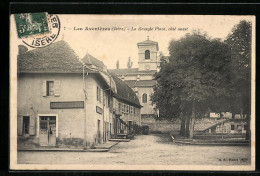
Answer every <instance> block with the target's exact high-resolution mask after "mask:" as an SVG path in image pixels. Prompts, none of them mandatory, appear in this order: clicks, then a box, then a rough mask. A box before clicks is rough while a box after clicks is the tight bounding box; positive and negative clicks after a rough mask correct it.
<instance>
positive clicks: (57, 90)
mask: <svg viewBox="0 0 260 176" xmlns="http://www.w3.org/2000/svg"><path fill="white" fill-rule="evenodd" d="M54 96H55V97H59V96H60V81H58V80H55V81H54Z"/></svg>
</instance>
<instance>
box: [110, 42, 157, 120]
mask: <svg viewBox="0 0 260 176" xmlns="http://www.w3.org/2000/svg"><path fill="white" fill-rule="evenodd" d="M137 47H138V68H128V69H111V70H109V71H110V72H111V73H113V74H115V75H116V76H117V77H118V78H120V79H121V80H122V81H124V82H125V83H126V84H127V85H128V86H130V87H131V88H132V89H133V90H134V91H135V93H136V95H137V96H138V98H139V101H140V103H141V105H142V109H141V116H142V117H155V116H158V115H159V113H158V112H157V111H156V110H155V105H152V102H151V99H150V96H151V94H152V93H153V87H154V86H155V85H156V81H155V80H154V74H155V73H156V72H157V71H159V69H160V60H159V57H158V51H159V46H158V42H155V41H152V40H150V39H149V37H148V38H147V40H145V41H143V42H139V43H137Z"/></svg>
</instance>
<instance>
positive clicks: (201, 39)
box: [10, 12, 255, 171]
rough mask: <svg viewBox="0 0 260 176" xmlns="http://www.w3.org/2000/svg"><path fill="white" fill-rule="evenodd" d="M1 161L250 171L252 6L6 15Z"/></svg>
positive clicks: (48, 166)
mask: <svg viewBox="0 0 260 176" xmlns="http://www.w3.org/2000/svg"><path fill="white" fill-rule="evenodd" d="M10 82H11V86H10V90H11V91H10V92H11V93H10V169H11V170H204V171H205V170H206V171H213V170H214V171H253V170H255V17H254V16H228V15H84V14H81V15H73V14H70V15H68V14H66V15H65V14H49V13H48V12H38V13H21V14H12V15H10Z"/></svg>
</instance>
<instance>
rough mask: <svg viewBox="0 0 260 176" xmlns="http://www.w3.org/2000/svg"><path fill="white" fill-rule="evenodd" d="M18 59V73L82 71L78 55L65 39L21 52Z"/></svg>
mask: <svg viewBox="0 0 260 176" xmlns="http://www.w3.org/2000/svg"><path fill="white" fill-rule="evenodd" d="M17 61H18V63H17V65H18V73H19V72H20V73H21V72H39V73H49V72H51V73H55V72H57V73H60V72H72V73H73V72H82V63H81V62H80V61H79V58H78V56H77V55H76V54H75V52H74V51H73V49H72V48H70V46H69V45H68V44H67V43H66V42H65V41H63V40H62V41H58V42H55V43H53V44H51V45H49V46H47V47H44V48H36V49H33V50H30V51H27V52H25V53H23V54H19V55H18V57H17Z"/></svg>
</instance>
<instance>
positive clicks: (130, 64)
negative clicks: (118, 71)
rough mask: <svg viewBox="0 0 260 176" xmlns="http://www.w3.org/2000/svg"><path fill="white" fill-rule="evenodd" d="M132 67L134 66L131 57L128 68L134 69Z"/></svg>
mask: <svg viewBox="0 0 260 176" xmlns="http://www.w3.org/2000/svg"><path fill="white" fill-rule="evenodd" d="M132 66H133V62H132V61H131V57H129V58H128V61H127V68H132Z"/></svg>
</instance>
